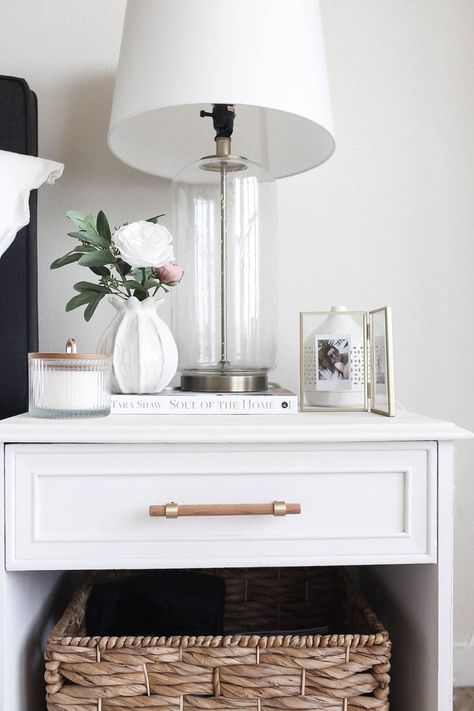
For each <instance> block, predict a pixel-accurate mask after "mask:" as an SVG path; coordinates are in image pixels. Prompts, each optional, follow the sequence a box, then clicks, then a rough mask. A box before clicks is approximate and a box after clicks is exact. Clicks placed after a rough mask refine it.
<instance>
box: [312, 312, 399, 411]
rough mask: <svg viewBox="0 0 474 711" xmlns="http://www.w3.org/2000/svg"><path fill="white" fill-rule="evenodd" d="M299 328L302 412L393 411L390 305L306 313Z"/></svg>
mask: <svg viewBox="0 0 474 711" xmlns="http://www.w3.org/2000/svg"><path fill="white" fill-rule="evenodd" d="M338 320H339V322H340V324H341V328H340V330H339V324H338ZM329 325H330V326H329ZM299 331H300V411H301V412H374V413H377V414H379V415H385V416H386V417H393V416H394V415H395V395H394V376H393V339H392V314H391V309H390V307H389V306H384V307H382V308H379V309H374V310H373V311H346V310H342V309H341V310H331V311H304V312H301V313H300V316H299ZM326 331H327V332H326Z"/></svg>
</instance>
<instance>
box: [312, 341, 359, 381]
mask: <svg viewBox="0 0 474 711" xmlns="http://www.w3.org/2000/svg"><path fill="white" fill-rule="evenodd" d="M317 352H318V381H319V383H318V384H320V385H322V384H323V383H322V382H321V381H332V382H341V381H346V386H348V387H350V379H351V357H350V354H351V345H350V338H349V337H348V336H337V337H334V336H333V337H332V338H327V337H324V336H323V337H318V339H317ZM327 384H328V385H329V383H327ZM319 389H323V388H321V387H320V388H319ZM324 389H326V388H324ZM328 389H330V387H329V388H328Z"/></svg>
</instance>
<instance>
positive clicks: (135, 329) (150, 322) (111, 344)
mask: <svg viewBox="0 0 474 711" xmlns="http://www.w3.org/2000/svg"><path fill="white" fill-rule="evenodd" d="M163 301H164V299H163V298H161V297H157V296H150V297H148V299H145V300H144V301H139V300H138V299H137V298H136V297H135V296H131V297H130V298H129V299H127V300H126V301H123V300H122V299H118V298H116V297H111V298H110V303H111V304H112V305H113V306H114V308H115V309H116V310H117V313H116V314H115V317H114V319H113V320H112V322H111V323H110V324H109V326H108V327H107V328H106V330H105V331H104V333H103V335H102V337H101V339H100V341H99V343H98V346H97V351H98V352H99V353H113V356H114V358H113V374H112V389H113V391H114V392H117V393H137V394H144V393H157V392H160V391H161V390H163V389H164V388H165V387H166V386H167V385H168V384H169V383H170V381H171V380H172V378H173V376H174V374H175V373H176V370H177V367H178V349H177V347H176V343H175V340H174V338H173V334H172V333H171V331H170V329H169V327H168V326H167V324H166V323H165V322H164V321H163V319H161V318H160V317H159V316H158V314H157V310H158V308H159V306H160V304H161V303H162V302H163Z"/></svg>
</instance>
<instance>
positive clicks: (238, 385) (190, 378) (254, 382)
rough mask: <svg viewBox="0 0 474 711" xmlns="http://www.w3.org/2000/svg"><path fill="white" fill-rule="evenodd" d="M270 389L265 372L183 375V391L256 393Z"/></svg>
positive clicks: (213, 372) (242, 371) (188, 373)
mask: <svg viewBox="0 0 474 711" xmlns="http://www.w3.org/2000/svg"><path fill="white" fill-rule="evenodd" d="M267 389H268V376H267V373H266V371H264V370H248V371H245V370H240V371H237V372H230V373H226V372H223V371H217V370H216V371H208V372H202V371H198V370H196V371H188V372H185V373H182V374H181V390H184V391H187V392H195V393H256V392H261V391H264V390H267Z"/></svg>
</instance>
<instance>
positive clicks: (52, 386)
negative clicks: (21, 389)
mask: <svg viewBox="0 0 474 711" xmlns="http://www.w3.org/2000/svg"><path fill="white" fill-rule="evenodd" d="M28 374H29V413H30V415H32V416H33V417H51V418H69V417H104V416H105V415H108V414H109V413H110V395H111V378H112V355H110V354H103V353H100V354H99V353H93V354H81V353H29V354H28Z"/></svg>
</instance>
